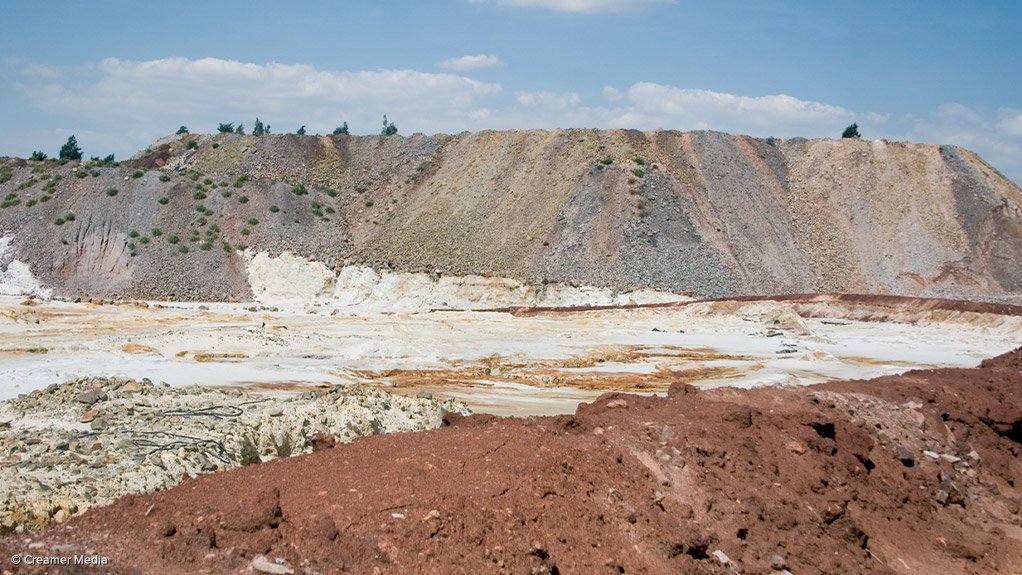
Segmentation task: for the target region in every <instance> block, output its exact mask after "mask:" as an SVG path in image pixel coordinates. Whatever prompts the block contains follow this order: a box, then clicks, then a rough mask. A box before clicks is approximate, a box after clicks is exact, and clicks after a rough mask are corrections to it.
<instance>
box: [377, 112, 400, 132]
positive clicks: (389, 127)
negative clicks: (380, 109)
mask: <svg viewBox="0 0 1022 575" xmlns="http://www.w3.org/2000/svg"><path fill="white" fill-rule="evenodd" d="M395 134H397V126H395V125H394V122H388V121H387V115H386V114H384V115H383V129H382V130H380V135H381V136H393V135H395Z"/></svg>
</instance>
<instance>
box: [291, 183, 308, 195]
mask: <svg viewBox="0 0 1022 575" xmlns="http://www.w3.org/2000/svg"><path fill="white" fill-rule="evenodd" d="M291 193H292V194H294V195H296V196H305V195H308V194H309V190H308V189H306V188H305V184H295V185H293V186H291Z"/></svg>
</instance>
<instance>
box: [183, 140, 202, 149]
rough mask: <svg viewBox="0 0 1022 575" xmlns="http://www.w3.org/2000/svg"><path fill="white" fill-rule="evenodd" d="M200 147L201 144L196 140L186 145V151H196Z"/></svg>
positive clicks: (189, 141)
mask: <svg viewBox="0 0 1022 575" xmlns="http://www.w3.org/2000/svg"><path fill="white" fill-rule="evenodd" d="M198 147H199V143H198V142H196V141H195V140H188V143H187V144H185V149H186V150H194V149H196V148H198Z"/></svg>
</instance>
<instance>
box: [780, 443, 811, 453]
mask: <svg viewBox="0 0 1022 575" xmlns="http://www.w3.org/2000/svg"><path fill="white" fill-rule="evenodd" d="M784 447H785V449H787V450H788V451H790V452H792V453H796V454H798V455H802V454H803V453H805V452H806V446H805V445H803V444H802V442H801V441H795V440H791V441H789V442H788V443H787V444H785V446H784Z"/></svg>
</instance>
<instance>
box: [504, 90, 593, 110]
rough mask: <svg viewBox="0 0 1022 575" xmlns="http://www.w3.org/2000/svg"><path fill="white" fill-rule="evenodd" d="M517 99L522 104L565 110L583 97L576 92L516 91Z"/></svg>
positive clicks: (572, 106)
mask: <svg viewBox="0 0 1022 575" xmlns="http://www.w3.org/2000/svg"><path fill="white" fill-rule="evenodd" d="M515 100H516V101H517V102H518V103H519V104H521V105H522V106H529V107H540V108H545V109H547V110H563V109H565V108H574V107H576V106H578V105H579V102H581V101H582V98H581V96H579V95H578V94H575V93H574V92H515Z"/></svg>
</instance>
